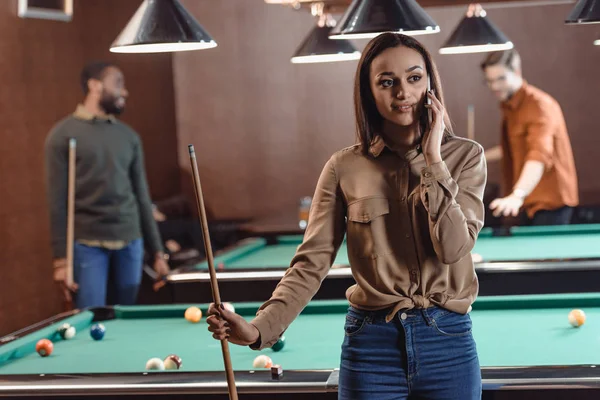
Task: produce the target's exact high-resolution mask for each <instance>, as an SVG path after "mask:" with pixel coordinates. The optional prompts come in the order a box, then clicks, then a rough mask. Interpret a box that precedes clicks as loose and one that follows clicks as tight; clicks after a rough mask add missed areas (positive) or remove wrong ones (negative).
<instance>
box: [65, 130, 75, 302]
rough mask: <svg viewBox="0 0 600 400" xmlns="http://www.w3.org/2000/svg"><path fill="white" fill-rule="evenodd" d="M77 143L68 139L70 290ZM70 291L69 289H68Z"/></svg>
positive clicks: (70, 283)
mask: <svg viewBox="0 0 600 400" xmlns="http://www.w3.org/2000/svg"><path fill="white" fill-rule="evenodd" d="M76 151H77V141H76V140H75V138H70V139H69V178H68V189H67V277H66V284H67V286H68V287H69V288H70V287H71V286H72V285H73V245H74V240H75V239H74V237H75V232H74V230H75V223H74V222H75V221H74V220H75V153H76ZM69 290H70V289H69ZM72 307H73V302H72V301H65V308H67V310H70V309H72Z"/></svg>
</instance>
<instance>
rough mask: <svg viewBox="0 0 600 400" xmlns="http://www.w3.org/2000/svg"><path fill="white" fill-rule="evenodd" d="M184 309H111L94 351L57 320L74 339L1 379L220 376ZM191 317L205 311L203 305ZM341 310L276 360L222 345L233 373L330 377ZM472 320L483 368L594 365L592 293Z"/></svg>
mask: <svg viewBox="0 0 600 400" xmlns="http://www.w3.org/2000/svg"><path fill="white" fill-rule="evenodd" d="M258 305H259V304H258V303H239V304H236V310H237V312H239V313H240V314H241V315H243V316H245V317H246V318H247V319H251V318H252V316H253V315H254V313H255V311H256V309H257V307H258ZM186 307H187V305H165V306H130V307H116V308H115V309H116V318H115V319H112V320H107V321H104V322H103V324H104V325H105V327H106V336H105V337H104V339H103V340H101V341H94V340H93V339H92V338H91V337H90V335H89V328H90V326H91V324H92V318H93V313H92V312H90V311H84V312H82V313H80V314H78V315H75V316H72V317H69V318H67V320H66V322H69V323H71V324H72V325H73V326H75V327H76V328H77V330H78V334H77V335H76V336H75V338H73V339H71V340H62V339H60V338H59V337H58V336H57V335H55V334H54V331H55V329H56V328H57V327H58V326H60V325H61V324H62V323H63V322H65V321H61V322H60V323H59V322H57V323H55V324H54V325H51V326H48V327H46V328H43V329H41V330H39V331H36V332H34V333H31V334H29V335H27V336H25V337H23V338H20V339H17V340H15V341H13V342H10V343H8V344H5V345H3V346H0V374H42V373H44V374H68V373H90V374H93V373H124V372H143V371H144V368H145V364H146V361H147V360H148V359H150V358H152V357H160V358H164V357H166V356H168V355H169V354H172V353H174V354H177V355H179V356H180V357H181V358H182V359H183V368H182V370H184V371H222V370H223V369H224V367H223V359H222V355H221V348H220V344H219V342H217V341H216V340H214V339H212V337H211V335H210V333H209V332H208V331H207V329H206V328H207V325H206V323H205V320H204V318H203V319H202V321H201V322H200V323H198V324H192V323H190V322H188V321H186V320H185V319H184V318H183V314H184V311H185V309H186ZM200 307H201V308H202V309H203V310H204V311H206V305H200ZM573 308H581V309H583V310H584V311H585V313H586V315H587V321H586V323H585V325H584V326H582V327H580V328H573V327H571V326H570V325H569V323H568V319H567V315H568V313H569V311H571V310H572V309H573ZM346 309H347V303H346V301H343V300H333V301H313V302H311V303H310V304H309V305H308V306H307V308H306V309H305V310H304V312H303V313H302V314H301V315H300V316H299V317H298V318H297V319H296V320H295V321H294V322H293V323H292V325H291V326H290V327H289V329H288V330H287V332H286V333H285V338H286V344H285V347H284V348H283V350H281V351H280V352H274V351H273V350H271V349H265V350H262V351H260V352H257V351H253V350H250V349H249V348H247V347H240V346H235V345H231V344H230V345H229V346H230V350H231V358H232V363H233V367H234V369H235V370H252V369H253V367H252V361H253V359H254V358H255V357H256V356H258V355H259V354H266V355H268V356H270V357H271V358H272V359H273V361H274V362H275V363H278V364H281V365H282V366H283V368H284V369H287V370H290V369H333V368H338V367H339V357H340V351H341V350H340V346H341V344H342V340H343V336H344V332H343V325H344V318H345V311H346ZM471 318H472V319H473V334H474V337H475V340H476V342H477V348H478V352H479V357H480V363H481V366H482V367H486V366H489V367H492V366H493V367H505V366H542V365H577V364H595V363H598V362H600V293H598V294H597V293H593V294H581V295H528V296H494V297H485V298H484V297H481V298H479V299H478V300H477V302H476V303H475V304H474V306H473V311H472V312H471ZM41 338H50V339H51V340H54V342H55V345H54V352H53V353H52V355H50V356H49V357H46V358H42V357H40V356H39V355H38V354H37V353H35V350H34V348H35V344H36V342H37V341H38V340H39V339H41ZM163 373H171V372H163Z"/></svg>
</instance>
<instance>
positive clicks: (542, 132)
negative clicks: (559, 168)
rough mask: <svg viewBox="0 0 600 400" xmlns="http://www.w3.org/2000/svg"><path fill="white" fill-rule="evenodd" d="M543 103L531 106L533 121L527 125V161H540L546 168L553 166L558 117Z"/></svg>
mask: <svg viewBox="0 0 600 400" xmlns="http://www.w3.org/2000/svg"><path fill="white" fill-rule="evenodd" d="M550 109H551V108H550V107H544V105H543V103H535V104H534V105H532V106H531V111H530V112H529V115H531V116H532V120H531V122H530V123H529V124H528V125H527V133H526V134H527V139H526V141H527V154H526V156H525V161H539V162H541V163H543V164H544V167H545V168H546V169H548V168H550V167H552V163H553V159H554V157H553V154H554V132H556V124H557V121H556V118H555V117H554V116H553V115H552V113H551V112H550V111H549V110H550Z"/></svg>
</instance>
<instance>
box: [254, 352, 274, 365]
mask: <svg viewBox="0 0 600 400" xmlns="http://www.w3.org/2000/svg"><path fill="white" fill-rule="evenodd" d="M252 366H253V367H254V368H271V367H272V366H273V361H272V360H271V358H270V357H269V356H265V355H264V354H263V355H260V356H258V357H256V358H255V359H254V362H253V363H252Z"/></svg>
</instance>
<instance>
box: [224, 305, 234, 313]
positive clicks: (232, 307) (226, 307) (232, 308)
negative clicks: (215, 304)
mask: <svg viewBox="0 0 600 400" xmlns="http://www.w3.org/2000/svg"><path fill="white" fill-rule="evenodd" d="M223 307H225V309H226V310H229V311H231V312H235V307H234V306H233V304H231V303H223Z"/></svg>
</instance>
